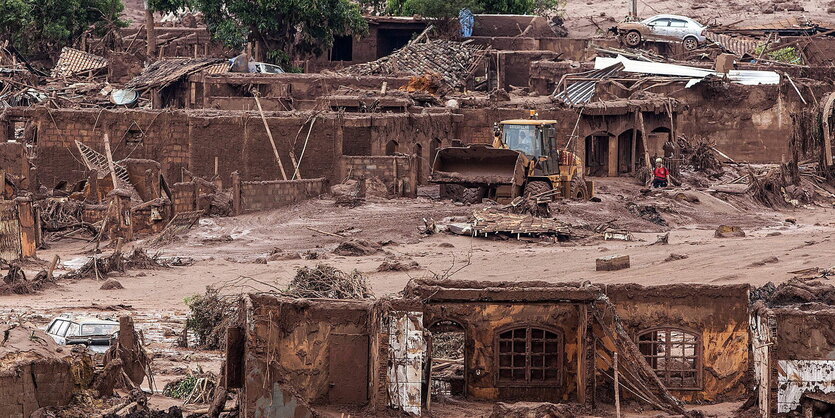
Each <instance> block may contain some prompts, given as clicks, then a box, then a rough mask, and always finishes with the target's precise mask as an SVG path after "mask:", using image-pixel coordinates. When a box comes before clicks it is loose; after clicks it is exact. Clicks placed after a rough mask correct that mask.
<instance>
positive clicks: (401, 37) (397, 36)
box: [377, 29, 420, 58]
mask: <svg viewBox="0 0 835 418" xmlns="http://www.w3.org/2000/svg"><path fill="white" fill-rule="evenodd" d="M417 32H420V31H415V30H412V29H379V30H378V31H377V58H382V57H385V56H386V55H391V53H392V52H394V51H395V50H397V49H400V48H403V47H404V46H406V44H407V43H409V41H410V40H412V36H414V34H415V33H417Z"/></svg>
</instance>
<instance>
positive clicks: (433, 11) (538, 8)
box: [386, 0, 563, 19]
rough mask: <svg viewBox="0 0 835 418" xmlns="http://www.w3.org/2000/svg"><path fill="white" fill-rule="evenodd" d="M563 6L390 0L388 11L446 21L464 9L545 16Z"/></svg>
mask: <svg viewBox="0 0 835 418" xmlns="http://www.w3.org/2000/svg"><path fill="white" fill-rule="evenodd" d="M562 4H563V0H388V3H387V10H386V11H387V12H388V13H390V14H393V15H397V16H412V15H420V16H425V17H429V18H435V19H444V18H451V17H455V16H458V11H459V10H461V9H463V8H468V9H470V10H472V11H473V13H495V14H519V15H526V14H545V13H547V12H549V11H553V10H555V9H557V8H559V7H560V6H562Z"/></svg>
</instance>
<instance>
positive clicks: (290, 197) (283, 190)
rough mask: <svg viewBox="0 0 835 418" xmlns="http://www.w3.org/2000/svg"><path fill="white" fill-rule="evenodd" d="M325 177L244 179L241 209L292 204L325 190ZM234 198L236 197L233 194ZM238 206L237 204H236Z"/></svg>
mask: <svg viewBox="0 0 835 418" xmlns="http://www.w3.org/2000/svg"><path fill="white" fill-rule="evenodd" d="M326 183H327V180H326V179H324V178H318V179H307V180H274V181H243V182H241V185H240V196H239V197H238V199H240V211H241V212H257V211H262V210H270V209H276V208H280V207H282V206H288V205H292V204H293V203H297V202H301V201H303V200H307V199H310V198H312V197H316V196H319V195H321V194H322V193H324V192H325V187H326ZM233 198H235V197H234V196H233ZM235 206H236V207H237V205H235Z"/></svg>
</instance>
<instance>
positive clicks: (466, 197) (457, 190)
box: [443, 184, 487, 205]
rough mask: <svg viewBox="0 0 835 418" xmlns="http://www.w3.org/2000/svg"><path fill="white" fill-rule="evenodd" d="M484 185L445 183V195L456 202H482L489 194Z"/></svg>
mask: <svg viewBox="0 0 835 418" xmlns="http://www.w3.org/2000/svg"><path fill="white" fill-rule="evenodd" d="M486 192H487V191H486V190H485V188H484V187H464V186H462V185H460V184H445V185H444V193H443V194H444V197H448V198H450V199H452V200H453V201H454V202H461V203H466V204H470V205H471V204H475V203H481V199H483V198H484V196H485V195H486V194H487V193H486Z"/></svg>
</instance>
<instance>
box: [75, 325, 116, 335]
mask: <svg viewBox="0 0 835 418" xmlns="http://www.w3.org/2000/svg"><path fill="white" fill-rule="evenodd" d="M118 330H119V325H117V324H84V325H82V326H81V334H80V335H110V334H113V333H114V332H116V331H118Z"/></svg>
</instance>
